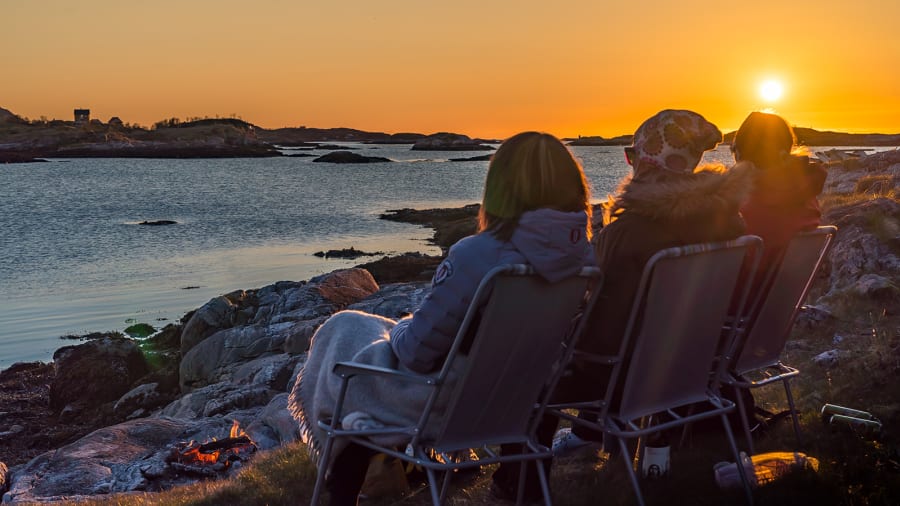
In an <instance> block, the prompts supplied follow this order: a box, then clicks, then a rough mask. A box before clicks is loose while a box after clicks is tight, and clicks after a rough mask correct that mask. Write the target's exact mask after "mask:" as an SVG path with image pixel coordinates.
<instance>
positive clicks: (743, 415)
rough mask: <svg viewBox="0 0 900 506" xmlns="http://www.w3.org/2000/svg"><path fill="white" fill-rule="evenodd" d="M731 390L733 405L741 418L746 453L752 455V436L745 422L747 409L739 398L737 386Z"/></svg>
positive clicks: (741, 398) (739, 392)
mask: <svg viewBox="0 0 900 506" xmlns="http://www.w3.org/2000/svg"><path fill="white" fill-rule="evenodd" d="M732 388H733V389H734V398H735V404H737V407H738V416H740V418H741V427H743V428H744V437H746V438H747V452H748V455H753V454H754V453H755V450H754V449H753V434H751V433H750V423H749V422H747V407H746V406H744V398H743V397H742V396H741V389H740V388H739V387H737V386H733V387H732ZM729 428H730V427H729Z"/></svg>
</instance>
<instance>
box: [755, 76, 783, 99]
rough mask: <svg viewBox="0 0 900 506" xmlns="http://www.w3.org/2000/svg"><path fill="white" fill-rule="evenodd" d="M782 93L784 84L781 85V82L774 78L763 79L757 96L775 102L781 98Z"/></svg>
mask: <svg viewBox="0 0 900 506" xmlns="http://www.w3.org/2000/svg"><path fill="white" fill-rule="evenodd" d="M783 93H784V86H782V85H781V82H779V81H776V80H774V79H769V80H768V81H763V83H762V84H760V85H759V96H760V97H762V99H763V100H765V101H766V102H775V101H776V100H778V99H779V98H781V95H782V94H783Z"/></svg>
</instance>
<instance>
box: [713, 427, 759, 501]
mask: <svg viewBox="0 0 900 506" xmlns="http://www.w3.org/2000/svg"><path fill="white" fill-rule="evenodd" d="M720 417H721V419H722V427H723V428H724V429H725V435H726V436H728V444H730V445H731V453H732V454H733V455H734V461H735V463H737V469H738V475H740V477H741V483H742V484H743V485H744V494H745V495H746V496H747V504H748V506H753V491H752V490H751V489H750V478H749V477H748V476H747V470H746V469H744V463H743V462H742V461H741V454H740V452H738V449H737V443H735V441H734V433H732V432H731V424H730V423H728V417H727V416H725V414H724V413H723V414H722V415H720Z"/></svg>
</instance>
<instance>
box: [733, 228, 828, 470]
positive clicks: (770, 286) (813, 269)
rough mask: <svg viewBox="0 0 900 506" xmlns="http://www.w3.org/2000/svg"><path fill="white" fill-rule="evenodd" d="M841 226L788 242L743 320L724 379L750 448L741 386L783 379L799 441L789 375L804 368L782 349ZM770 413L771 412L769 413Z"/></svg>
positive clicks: (742, 387)
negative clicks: (732, 392)
mask: <svg viewBox="0 0 900 506" xmlns="http://www.w3.org/2000/svg"><path fill="white" fill-rule="evenodd" d="M835 233H837V227H834V226H825V227H818V228H817V229H815V230H812V231H809V232H802V233H800V234H798V235H796V236H794V238H792V239H791V241H790V242H789V243H788V245H787V248H785V251H784V254H783V255H782V258H781V261H780V262H778V263H776V264H775V267H774V268H773V269H772V270H771V271H770V272H768V273H764V276H765V277H764V280H763V283H762V285H761V288H760V289H759V293H758V294H756V297H755V299H756V300H755V302H753V303H752V304H751V305H750V311H749V316H747V317H745V318H743V319H741V324H739V325H738V326H737V332H736V335H735V339H734V341H733V344H732V346H731V349H730V350H729V352H728V354H727V356H726V357H725V361H726V362H727V364H728V367H727V369H726V370H725V372H726V374H725V375H724V376H723V377H722V383H723V384H726V385H729V386H731V387H732V388H734V390H735V394H736V395H735V397H736V398H737V405H738V410H739V412H740V414H741V422H742V424H743V428H744V435H745V436H746V438H747V445H748V449H749V451H750V453H751V454H752V453H753V438H752V435H751V430H750V425H749V422H748V421H747V416H746V406H745V405H744V401H743V399H742V396H741V395H740V392H739V389H754V388H759V387H762V386H765V385H768V384H771V383H775V382H778V381H780V382H782V384H783V385H784V392H785V396H786V397H787V402H788V412H789V413H790V416H791V419H792V421H793V425H794V435H795V436H796V438H797V445H798V446H800V445H801V444H802V442H801V435H800V421H799V419H798V417H797V409H796V407H795V406H794V397H793V395H792V393H791V385H790V380H791V379H792V378H793V377H795V376H797V375H798V374H799V373H800V371H798V370H797V369H795V368H793V367H790V366H787V365H785V364H783V363H782V362H781V358H780V357H781V353H782V351H783V350H784V346H785V343H786V342H787V340H788V337H789V336H790V333H791V329H792V327H793V326H794V319H795V318H796V317H797V312H798V311H799V310H800V306H801V305H802V304H803V301H804V299H805V298H806V294H807V292H809V288H810V286H811V285H812V282H813V280H814V279H815V277H816V273H817V272H818V270H819V267H820V266H821V265H822V260H823V259H824V258H825V255H826V254H827V253H828V250H829V248H830V247H831V243H832V240H833V239H834V235H835ZM764 414H766V415H767V416H768V417H769V418H772V417H773V416H776V415H773V414H772V413H767V412H764Z"/></svg>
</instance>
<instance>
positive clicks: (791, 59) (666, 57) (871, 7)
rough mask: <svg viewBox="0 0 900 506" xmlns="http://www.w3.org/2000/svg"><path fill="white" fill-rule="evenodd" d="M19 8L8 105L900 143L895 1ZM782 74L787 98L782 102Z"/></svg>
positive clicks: (356, 124)
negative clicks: (765, 123) (696, 123)
mask: <svg viewBox="0 0 900 506" xmlns="http://www.w3.org/2000/svg"><path fill="white" fill-rule="evenodd" d="M744 5H746V6H742V3H741V2H723V1H708V0H679V1H677V2H675V1H671V0H644V1H642V0H607V1H604V2H599V1H596V0H584V1H566V0H560V1H556V2H548V1H546V0H541V1H532V0H517V1H507V0H489V1H484V0H481V1H470V0H454V1H453V2H432V1H423V0H415V1H413V0H386V1H381V2H376V1H371V0H365V1H360V0H344V1H342V2H324V1H323V2H316V3H315V4H313V2H310V1H291V0H255V1H253V2H247V1H234V0H189V1H183V0H182V1H172V0H154V1H152V2H122V1H120V0H115V1H113V0H80V1H77V2H75V1H72V0H3V1H2V2H0V19H2V20H3V28H2V29H0V55H2V56H0V107H4V108H6V109H9V110H11V111H13V112H15V113H17V114H19V115H22V116H27V117H29V118H39V117H41V116H46V117H48V118H62V119H70V118H71V117H72V109H73V108H76V107H85V108H90V109H91V112H92V117H94V118H99V119H101V120H103V121H107V120H108V119H109V118H110V117H111V116H119V117H120V118H122V120H123V121H126V122H135V123H140V124H143V125H150V124H152V123H154V122H156V121H158V120H161V119H164V118H168V117H173V116H174V117H179V118H187V117H194V116H216V115H219V116H231V115H236V116H238V117H241V118H243V119H245V120H247V121H250V122H252V123H255V124H257V125H260V126H263V127H266V128H275V127H281V126H300V125H305V126H309V127H321V128H328V127H338V126H345V127H351V128H359V129H362V130H370V131H385V132H403V131H406V132H422V133H433V132H437V131H453V132H459V133H465V134H468V135H471V136H481V137H494V138H504V137H507V136H509V135H512V134H514V133H516V132H518V131H521V130H526V129H538V130H544V131H548V132H551V133H554V134H556V135H558V136H577V135H603V136H606V137H610V136H613V135H620V134H624V133H631V132H633V131H634V129H635V128H636V127H637V125H638V124H640V122H641V121H642V120H643V119H645V118H647V117H648V116H650V115H651V114H653V113H655V112H656V111H658V110H660V109H664V108H686V109H693V110H695V111H697V112H699V113H701V114H703V115H704V116H706V117H707V118H708V119H709V120H711V121H713V122H714V123H716V124H718V125H719V126H720V128H722V129H723V130H724V131H728V130H733V129H735V128H737V126H738V125H739V124H740V122H741V121H742V119H743V118H744V117H745V116H746V115H747V113H748V112H749V111H751V110H754V109H760V108H764V107H773V108H774V109H775V110H776V111H777V112H779V113H781V114H782V115H784V116H785V117H786V118H787V119H788V120H789V121H790V122H792V123H794V124H795V125H798V126H811V127H814V128H817V129H822V130H825V129H831V130H841V131H851V132H883V133H896V132H900V92H898V91H900V67H898V63H900V37H898V36H896V35H895V31H896V24H897V20H898V19H900V2H898V1H896V0H856V1H854V2H848V1H846V0H815V1H813V0H791V1H785V0H752V1H747V2H745V3H744ZM766 78H776V79H779V80H780V81H781V82H782V83H783V85H784V88H785V92H784V95H783V97H782V98H781V99H780V100H779V101H777V102H775V103H772V104H769V103H765V102H764V101H763V100H762V99H761V98H760V95H759V93H758V88H759V85H760V83H761V82H762V81H763V80H764V79H766Z"/></svg>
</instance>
